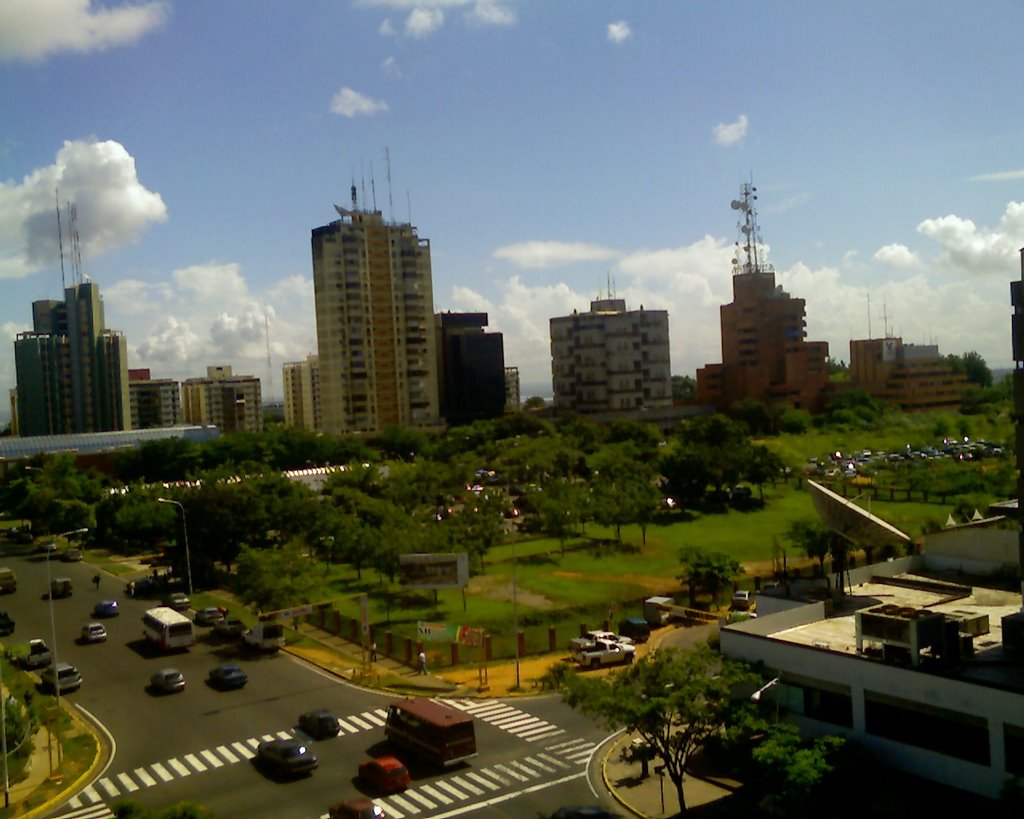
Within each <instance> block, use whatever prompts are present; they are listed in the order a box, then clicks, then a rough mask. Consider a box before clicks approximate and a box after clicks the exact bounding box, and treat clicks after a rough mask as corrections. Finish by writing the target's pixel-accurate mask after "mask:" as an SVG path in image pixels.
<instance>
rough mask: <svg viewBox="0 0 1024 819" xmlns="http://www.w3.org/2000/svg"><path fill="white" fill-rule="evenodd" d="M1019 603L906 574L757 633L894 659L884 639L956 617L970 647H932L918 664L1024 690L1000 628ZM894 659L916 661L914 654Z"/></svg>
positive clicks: (868, 584) (904, 639) (1021, 665)
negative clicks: (822, 613) (819, 615)
mask: <svg viewBox="0 0 1024 819" xmlns="http://www.w3.org/2000/svg"><path fill="white" fill-rule="evenodd" d="M1021 602H1022V600H1021V595H1020V593H1018V592H1014V591H1007V590H1003V589H999V588H994V587H989V586H981V585H970V584H968V583H956V582H947V581H944V580H936V579H934V578H931V577H927V576H925V575H923V574H915V573H913V572H905V573H899V574H895V575H893V576H891V577H879V576H873V577H872V578H871V579H870V580H867V581H865V582H861V583H857V584H855V585H854V586H853V588H852V590H850V591H849V593H848V594H847V595H846V596H845V597H844V598H843V599H842V600H840V601H839V602H838V603H837V604H836V606H835V607H833V608H832V610H831V612H830V613H828V614H827V615H826V617H825V618H824V619H818V620H815V621H813V622H806V623H802V624H800V625H794V626H792V627H786V626H785V625H784V624H780V625H782V627H780V628H779V630H777V631H773V630H771V621H772V619H773V618H772V616H771V615H768V616H766V617H764V618H762V619H763V622H762V623H759V624H758V625H759V628H758V631H759V632H760V633H761V634H763V635H764V636H766V637H768V638H770V639H772V640H779V641H782V642H787V643H795V644H799V645H804V646H810V647H813V648H816V649H822V650H827V651H832V652H840V653H843V654H849V655H852V656H860V657H862V658H863V659H864V660H865V661H874V662H883V661H886V660H887V659H888V660H889V661H892V657H891V655H889V656H888V657H887V656H886V648H885V647H884V644H886V643H888V644H889V647H890V648H891V647H892V646H893V645H897V646H905V645H907V644H908V641H909V640H910V639H911V638H909V637H908V636H907V635H908V634H909V633H910V631H911V630H912V629H913V626H910V625H909V624H910V622H911V621H917V622H919V623H923V622H925V621H927V620H929V618H930V619H931V620H932V621H934V622H937V623H939V625H940V626H941V625H942V623H941V620H945V621H949V622H958V623H959V628H958V632H959V633H960V635H961V640H963V635H965V634H966V635H968V640H967V643H968V645H969V648H964V645H963V643H961V644H960V648H959V649H958V650H953V652H952V653H953V654H955V655H956V656H954V657H952V658H951V657H950V656H948V655H947V656H946V657H945V658H941V657H940V656H939V654H940V653H941V650H938V646H934V647H933V646H931V645H926V646H925V647H924V648H923V649H922V650H921V653H920V665H919V666H918V667H919V669H920V670H921V671H926V672H933V673H941V674H943V675H945V676H953V677H958V678H963V679H965V680H971V681H974V682H978V683H981V684H989V685H994V686H998V687H1000V688H1010V689H1013V690H1020V691H1022V692H1024V657H1022V656H1020V655H1015V654H1012V653H1009V652H1006V651H1005V649H1004V646H1003V627H1002V626H1003V618H1004V617H1006V616H1008V615H1015V614H1018V613H1020V611H1021ZM826 611H828V607H826ZM937 614H938V615H943V617H942V618H941V620H939V619H937V618H935V617H934V615H937ZM780 619H781V620H785V618H780ZM858 621H860V622H858ZM939 630H940V631H941V628H940V629H939ZM936 633H937V632H936ZM883 635H884V636H883ZM919 639H921V640H922V641H923V642H924V643H927V642H928V640H927V639H926V638H924V637H922V638H919ZM858 643H859V644H860V645H859V647H858ZM947 648H948V646H947ZM933 649H934V650H933ZM896 662H902V664H912V663H911V662H910V660H909V659H903V660H900V659H897V660H896Z"/></svg>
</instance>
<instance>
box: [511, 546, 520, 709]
mask: <svg viewBox="0 0 1024 819" xmlns="http://www.w3.org/2000/svg"><path fill="white" fill-rule="evenodd" d="M517 597H518V592H517V589H516V538H515V535H513V536H512V639H513V640H514V641H515V644H516V691H518V690H519V607H518V605H517V603H518V600H517Z"/></svg>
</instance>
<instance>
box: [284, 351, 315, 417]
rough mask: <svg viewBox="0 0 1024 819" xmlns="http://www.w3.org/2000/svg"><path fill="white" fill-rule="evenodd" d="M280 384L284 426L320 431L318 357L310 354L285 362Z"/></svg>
mask: <svg viewBox="0 0 1024 819" xmlns="http://www.w3.org/2000/svg"><path fill="white" fill-rule="evenodd" d="M283 381H284V422H285V424H286V425H287V426H290V427H297V428H298V429H305V430H319V429H321V428H322V426H323V420H322V418H321V413H320V358H319V356H317V355H313V354H310V355H308V356H306V360H305V361H289V362H286V363H285V365H284V379H283Z"/></svg>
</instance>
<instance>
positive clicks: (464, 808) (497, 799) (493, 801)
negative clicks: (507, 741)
mask: <svg viewBox="0 0 1024 819" xmlns="http://www.w3.org/2000/svg"><path fill="white" fill-rule="evenodd" d="M586 775H587V774H586V771H580V772H579V773H574V774H570V775H569V776H563V777H562V778H561V779H554V780H552V781H550V782H540V783H538V784H536V785H531V786H530V787H528V788H523V789H522V790H519V791H512V792H511V793H503V794H501V795H500V796H492V797H491V798H490V799H487V800H486V801H484V802H473V803H471V804H469V805H460V806H459V807H457V808H453V809H452V810H450V811H448V812H447V813H435V814H434V815H433V817H432V819H448V817H450V816H460V815H462V814H463V813H469V812H471V811H476V810H481V809H483V808H488V807H490V806H491V805H497V804H499V803H501V802H507V801H508V800H510V799H516V798H517V797H520V796H523V795H524V794H527V793H535V792H537V791H542V790H544V789H545V788H551V787H554V786H556V785H562V784H564V783H565V782H571V781H572V780H573V779H579V778H580V777H581V776H586Z"/></svg>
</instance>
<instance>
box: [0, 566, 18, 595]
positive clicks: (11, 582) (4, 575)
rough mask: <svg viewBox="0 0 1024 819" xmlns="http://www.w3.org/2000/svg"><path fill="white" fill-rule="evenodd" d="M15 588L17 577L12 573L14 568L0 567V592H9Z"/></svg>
mask: <svg viewBox="0 0 1024 819" xmlns="http://www.w3.org/2000/svg"><path fill="white" fill-rule="evenodd" d="M17 590H18V577H17V575H15V574H14V569H8V568H6V567H4V568H2V569H0V592H3V593H4V594H10V593H11V592H15V591H17Z"/></svg>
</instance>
